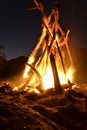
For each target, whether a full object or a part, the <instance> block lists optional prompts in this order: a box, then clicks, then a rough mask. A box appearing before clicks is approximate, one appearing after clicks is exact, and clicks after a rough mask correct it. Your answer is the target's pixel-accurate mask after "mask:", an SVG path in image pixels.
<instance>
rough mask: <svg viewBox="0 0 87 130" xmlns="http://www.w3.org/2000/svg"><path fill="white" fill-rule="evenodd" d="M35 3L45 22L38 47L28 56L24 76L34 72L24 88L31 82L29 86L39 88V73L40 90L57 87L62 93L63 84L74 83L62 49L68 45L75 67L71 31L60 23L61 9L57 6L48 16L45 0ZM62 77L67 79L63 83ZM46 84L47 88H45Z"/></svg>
mask: <svg viewBox="0 0 87 130" xmlns="http://www.w3.org/2000/svg"><path fill="white" fill-rule="evenodd" d="M34 3H35V5H36V7H37V9H39V10H40V11H41V15H42V22H43V23H42V34H41V36H40V38H39V41H38V43H37V44H36V47H35V48H34V49H33V51H32V53H31V54H30V56H29V58H28V62H27V66H26V69H25V73H24V77H27V76H26V75H27V73H29V72H30V70H33V71H34V73H33V75H31V74H30V75H31V76H30V77H29V78H28V80H27V81H26V83H25V85H24V87H23V88H22V89H24V88H26V86H28V84H29V86H32V85H33V86H35V85H36V89H37V90H39V87H38V88H37V84H38V81H37V80H36V76H35V75H37V77H38V78H39V86H41V88H42V89H41V90H39V91H42V90H43V89H47V88H49V87H55V91H56V92H57V93H61V92H62V84H68V85H69V88H70V89H71V88H72V83H71V80H70V78H69V77H68V74H67V73H68V71H67V68H66V64H65V63H64V57H63V54H62V53H63V52H62V50H61V48H62V47H63V46H65V47H66V50H67V55H68V57H69V61H70V66H71V67H72V68H74V67H73V60H72V56H71V53H70V48H69V42H68V35H69V32H70V31H69V30H68V31H67V33H65V32H64V31H63V30H62V28H61V26H60V24H59V10H58V8H57V7H56V6H55V7H54V8H53V9H52V11H51V13H50V14H49V15H48V16H46V14H45V12H44V4H43V1H42V0H40V1H38V0H34ZM58 33H59V35H58ZM40 48H41V49H42V52H41V54H40V55H39V58H38V59H37V61H35V64H34V65H33V62H34V59H35V56H36V54H37V52H38V50H39V49H40ZM28 76H29V75H28ZM47 78H48V79H49V78H51V79H49V80H50V81H48V80H47ZM62 78H63V80H65V81H63V83H62ZM46 80H47V81H46ZM52 80H53V81H52ZM51 81H52V82H51ZM48 82H49V84H48ZM50 82H51V84H50ZM47 84H48V85H47ZM45 86H46V87H47V88H45Z"/></svg>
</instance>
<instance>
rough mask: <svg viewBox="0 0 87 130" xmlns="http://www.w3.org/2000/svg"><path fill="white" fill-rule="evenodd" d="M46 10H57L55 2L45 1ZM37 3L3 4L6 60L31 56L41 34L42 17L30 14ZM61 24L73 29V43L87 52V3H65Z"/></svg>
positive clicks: (1, 38) (0, 27)
mask: <svg viewBox="0 0 87 130" xmlns="http://www.w3.org/2000/svg"><path fill="white" fill-rule="evenodd" d="M45 3H46V9H48V10H49V7H50V8H52V7H53V3H54V0H45ZM33 5H34V3H33V0H3V1H1V2H0V46H4V47H5V54H6V58H7V59H8V60H9V59H12V58H15V57H18V56H22V55H27V54H28V53H30V51H32V49H33V48H34V46H35V44H36V43H37V41H38V38H39V36H40V32H41V15H40V12H39V11H38V10H37V11H26V10H25V9H26V8H28V7H32V6H33ZM60 20H61V25H62V27H63V28H64V29H65V30H67V29H71V33H70V40H71V42H72V43H74V44H76V45H78V46H81V47H85V48H87V36H86V34H87V4H86V1H85V0H83V1H79V0H62V4H61V11H60Z"/></svg>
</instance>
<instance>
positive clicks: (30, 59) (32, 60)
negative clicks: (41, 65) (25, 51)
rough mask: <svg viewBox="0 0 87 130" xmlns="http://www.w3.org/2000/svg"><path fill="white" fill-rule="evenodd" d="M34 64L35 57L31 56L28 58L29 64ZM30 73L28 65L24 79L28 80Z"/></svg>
mask: <svg viewBox="0 0 87 130" xmlns="http://www.w3.org/2000/svg"><path fill="white" fill-rule="evenodd" d="M33 62H34V57H33V56H30V57H29V58H28V63H29V64H32V63H33ZM29 71H30V67H29V66H28V65H26V67H25V70H24V74H23V78H26V77H28V72H29Z"/></svg>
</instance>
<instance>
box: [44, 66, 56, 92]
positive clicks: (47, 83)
mask: <svg viewBox="0 0 87 130" xmlns="http://www.w3.org/2000/svg"><path fill="white" fill-rule="evenodd" d="M42 80H43V87H44V90H46V89H49V88H53V87H54V81H53V74H52V69H51V67H49V68H48V69H47V72H46V74H45V75H44V76H43V78H42Z"/></svg>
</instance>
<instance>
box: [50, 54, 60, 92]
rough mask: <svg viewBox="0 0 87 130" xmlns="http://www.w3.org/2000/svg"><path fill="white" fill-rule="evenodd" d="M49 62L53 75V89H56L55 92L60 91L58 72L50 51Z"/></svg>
mask: <svg viewBox="0 0 87 130" xmlns="http://www.w3.org/2000/svg"><path fill="white" fill-rule="evenodd" d="M50 62H51V66H52V72H53V77H54V87H55V91H56V93H61V92H62V88H61V85H60V81H59V76H58V72H57V69H56V63H55V57H54V55H53V54H52V53H51V55H50Z"/></svg>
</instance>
